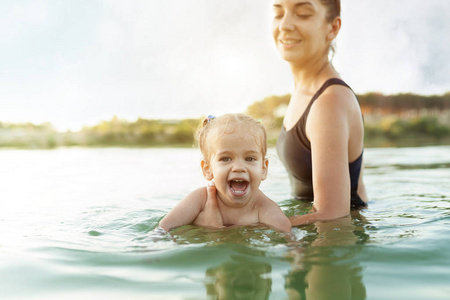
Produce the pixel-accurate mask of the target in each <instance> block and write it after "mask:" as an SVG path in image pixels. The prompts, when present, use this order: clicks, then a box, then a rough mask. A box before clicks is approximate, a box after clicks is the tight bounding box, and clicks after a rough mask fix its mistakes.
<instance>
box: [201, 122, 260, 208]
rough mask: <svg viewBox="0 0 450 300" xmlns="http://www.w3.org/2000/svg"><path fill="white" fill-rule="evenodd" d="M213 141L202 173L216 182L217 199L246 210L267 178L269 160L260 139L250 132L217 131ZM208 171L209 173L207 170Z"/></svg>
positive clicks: (239, 130) (238, 130)
mask: <svg viewBox="0 0 450 300" xmlns="http://www.w3.org/2000/svg"><path fill="white" fill-rule="evenodd" d="M213 136H217V138H213V139H211V141H210V142H211V145H212V146H211V148H210V150H211V156H210V160H209V163H208V164H205V165H204V166H205V167H204V168H203V172H204V174H205V177H206V178H207V179H209V180H211V179H213V180H214V183H215V186H216V189H217V194H218V198H219V199H220V200H221V201H222V202H223V203H224V204H225V205H227V206H229V207H243V206H245V205H246V204H248V203H249V202H251V201H252V199H254V196H255V194H256V192H257V191H258V188H259V185H260V184H261V181H262V180H264V179H266V177H267V167H268V161H267V159H265V158H264V157H263V155H262V152H261V145H260V144H261V138H260V137H259V136H258V135H255V134H254V133H253V132H252V131H250V130H243V129H235V130H234V131H232V132H230V133H223V132H217V134H215V135H213ZM205 169H206V170H205Z"/></svg>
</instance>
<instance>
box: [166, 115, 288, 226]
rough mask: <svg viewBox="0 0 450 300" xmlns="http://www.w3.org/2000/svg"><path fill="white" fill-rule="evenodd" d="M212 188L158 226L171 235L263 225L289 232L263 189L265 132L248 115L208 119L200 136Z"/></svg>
mask: <svg viewBox="0 0 450 300" xmlns="http://www.w3.org/2000/svg"><path fill="white" fill-rule="evenodd" d="M197 143H198V145H199V147H200V150H201V152H202V155H203V159H202V161H201V168H202V171H203V176H204V177H205V178H206V179H207V180H209V181H210V183H209V184H208V187H206V188H205V187H202V188H199V189H197V190H195V191H193V192H191V193H190V194H189V195H187V196H186V197H185V198H184V199H183V200H182V201H181V202H180V203H178V204H177V205H176V206H175V207H174V208H173V209H172V210H171V211H170V212H169V213H168V214H167V215H166V216H165V217H164V218H163V219H162V220H161V222H160V223H159V227H161V228H163V229H164V230H166V231H168V230H170V229H172V228H175V227H179V226H182V225H186V224H194V225H199V226H205V227H214V228H223V227H225V226H231V225H240V226H246V225H257V224H265V225H267V226H269V227H272V228H274V229H277V230H281V231H286V232H290V230H291V223H290V221H289V219H288V218H287V217H286V215H285V214H284V213H283V211H282V210H281V209H280V207H279V206H278V205H277V204H276V203H275V202H273V201H272V200H270V199H269V198H268V197H267V196H266V195H264V194H263V193H262V192H261V190H260V189H259V185H260V184H261V181H262V180H264V179H266V177H267V169H268V165H269V161H268V160H267V158H266V152H267V141H266V131H265V129H264V126H263V125H262V124H261V123H260V122H258V121H257V120H255V119H254V118H252V117H250V116H247V115H244V114H226V115H223V116H220V117H217V118H214V117H211V116H210V117H208V118H207V119H205V120H204V121H203V124H202V126H201V128H200V129H199V130H198V132H197Z"/></svg>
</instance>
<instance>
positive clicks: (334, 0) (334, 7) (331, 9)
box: [320, 0, 341, 22]
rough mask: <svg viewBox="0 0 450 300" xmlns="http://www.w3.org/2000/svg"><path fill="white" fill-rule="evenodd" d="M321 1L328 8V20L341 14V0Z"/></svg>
mask: <svg viewBox="0 0 450 300" xmlns="http://www.w3.org/2000/svg"><path fill="white" fill-rule="evenodd" d="M320 3H322V5H323V6H325V8H326V9H327V17H326V18H327V21H328V22H331V21H333V20H334V18H336V17H339V16H340V15H341V0H320Z"/></svg>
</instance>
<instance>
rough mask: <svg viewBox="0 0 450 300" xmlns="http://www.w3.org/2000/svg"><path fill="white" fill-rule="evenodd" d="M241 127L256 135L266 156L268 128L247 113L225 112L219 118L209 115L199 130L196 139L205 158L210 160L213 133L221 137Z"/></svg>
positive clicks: (263, 154)
mask: <svg viewBox="0 0 450 300" xmlns="http://www.w3.org/2000/svg"><path fill="white" fill-rule="evenodd" d="M240 128H243V129H245V130H246V131H248V132H251V133H253V134H254V135H255V139H256V141H258V142H259V146H260V147H261V154H262V156H263V158H265V157H266V153H267V136H266V129H265V128H264V126H263V125H262V123H261V122H260V121H259V120H256V119H254V118H253V117H250V116H248V115H245V114H225V115H222V116H220V117H217V118H216V117H212V116H209V117H208V118H205V119H204V120H203V122H202V123H201V124H200V126H199V129H198V130H197V134H196V139H195V140H196V144H197V145H198V146H199V148H200V151H201V152H202V155H203V158H204V159H205V160H206V161H208V162H209V158H210V155H211V140H210V138H211V137H210V135H211V134H212V133H213V134H214V136H215V137H220V136H221V135H222V134H227V133H233V132H234V131H235V130H237V129H240Z"/></svg>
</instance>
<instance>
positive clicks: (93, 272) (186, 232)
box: [0, 146, 450, 299]
mask: <svg viewBox="0 0 450 300" xmlns="http://www.w3.org/2000/svg"><path fill="white" fill-rule="evenodd" d="M365 164H366V168H365V182H366V185H367V188H368V192H369V195H370V198H371V202H370V206H369V208H368V209H367V210H365V211H362V212H360V213H358V212H355V213H353V214H352V216H350V217H348V218H344V219H340V220H335V221H330V222H322V223H317V224H313V225H308V226H304V227H299V228H294V229H293V230H292V233H291V234H284V233H279V232H276V231H273V230H271V229H268V228H264V227H241V228H228V229H224V230H211V229H204V228H198V227H194V226H183V227H180V228H178V229H176V230H173V231H171V232H170V233H169V234H165V233H163V232H159V231H158V230H154V229H155V228H156V226H157V224H158V221H159V220H160V219H161V218H162V217H163V216H164V215H165V214H166V213H167V211H169V210H170V209H171V208H172V207H173V206H174V205H175V204H176V203H177V201H179V200H180V198H181V197H183V196H184V195H186V194H187V193H188V192H189V191H190V190H192V189H193V188H195V187H197V186H199V185H202V184H204V183H205V182H204V180H203V179H202V177H201V173H200V168H199V166H198V165H199V156H198V153H197V151H196V150H193V149H82V148H75V149H58V150H49V151H17V150H3V151H0V165H1V166H2V169H1V170H0V180H1V182H2V188H1V189H0V201H1V202H0V203H1V208H2V209H1V211H0V299H449V298H450V286H449V284H448V283H449V282H450V226H449V224H450V147H446V146H441V147H422V148H420V147H419V148H384V149H366V151H365ZM269 173H270V175H269V178H268V179H267V180H266V181H265V182H264V183H263V185H262V187H261V188H262V189H263V191H264V192H265V193H266V194H267V195H269V196H270V197H271V198H272V199H274V200H275V201H276V202H277V203H278V204H279V205H280V206H281V207H282V209H283V210H284V211H285V212H286V214H287V215H292V214H296V213H304V212H306V211H308V209H309V208H310V206H309V204H305V203H298V202H296V201H294V200H291V199H290V197H289V183H288V179H287V176H286V174H285V172H284V169H283V168H282V166H281V164H280V163H279V162H278V160H277V158H276V155H275V154H274V153H273V151H271V156H270V165H269Z"/></svg>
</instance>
